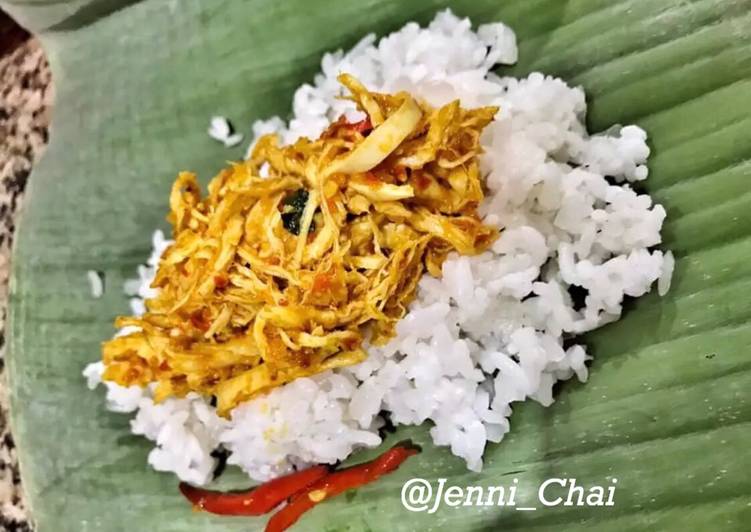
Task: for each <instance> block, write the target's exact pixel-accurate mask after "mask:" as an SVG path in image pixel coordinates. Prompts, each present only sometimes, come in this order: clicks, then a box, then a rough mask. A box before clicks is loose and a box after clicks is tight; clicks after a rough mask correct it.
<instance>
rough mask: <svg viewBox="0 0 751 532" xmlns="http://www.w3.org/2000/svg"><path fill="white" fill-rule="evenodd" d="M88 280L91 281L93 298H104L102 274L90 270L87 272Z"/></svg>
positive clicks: (90, 287) (90, 288) (90, 286)
mask: <svg viewBox="0 0 751 532" xmlns="http://www.w3.org/2000/svg"><path fill="white" fill-rule="evenodd" d="M86 279H88V281H89V290H90V291H91V297H93V298H94V299H99V298H100V297H102V296H103V295H104V279H102V274H101V273H99V272H97V271H94V270H88V271H87V272H86Z"/></svg>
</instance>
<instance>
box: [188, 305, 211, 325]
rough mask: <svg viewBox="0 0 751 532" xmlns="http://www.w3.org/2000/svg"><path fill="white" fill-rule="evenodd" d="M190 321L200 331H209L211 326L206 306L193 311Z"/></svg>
mask: <svg viewBox="0 0 751 532" xmlns="http://www.w3.org/2000/svg"><path fill="white" fill-rule="evenodd" d="M190 323H191V325H193V327H195V328H196V329H198V330H199V331H208V330H209V327H210V326H211V323H210V322H209V315H208V311H207V310H206V309H205V308H202V309H198V310H196V311H193V312H192V313H191V314H190Z"/></svg>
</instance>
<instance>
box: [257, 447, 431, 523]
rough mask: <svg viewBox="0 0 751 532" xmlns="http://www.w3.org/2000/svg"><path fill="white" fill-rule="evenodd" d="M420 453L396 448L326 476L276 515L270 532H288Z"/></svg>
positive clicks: (295, 497)
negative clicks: (331, 501)
mask: <svg viewBox="0 0 751 532" xmlns="http://www.w3.org/2000/svg"><path fill="white" fill-rule="evenodd" d="M417 452H418V451H417V449H414V448H411V447H393V448H392V449H389V450H388V451H386V452H385V453H383V454H382V455H381V456H379V457H378V458H376V459H375V460H372V461H370V462H366V463H364V464H360V465H357V466H353V467H350V468H347V469H343V470H341V471H336V472H334V473H330V474H329V475H326V476H325V477H324V478H322V479H320V480H318V481H317V482H315V483H314V484H311V485H310V486H308V487H307V488H306V489H305V490H303V491H301V492H300V493H298V494H297V495H295V496H294V497H292V500H290V502H289V504H287V506H285V507H284V508H282V509H281V510H279V511H278V512H277V513H275V514H274V515H273V516H272V517H271V519H269V522H268V524H267V525H266V532H283V531H284V530H287V529H288V528H289V527H291V526H292V525H293V524H295V523H296V522H297V520H298V519H300V517H301V516H302V514H304V513H305V512H307V511H308V510H310V509H311V508H313V507H314V506H315V505H316V504H318V503H319V502H321V501H324V500H326V499H330V498H331V497H336V496H337V495H339V494H341V493H343V492H345V491H347V490H350V489H353V488H358V487H360V486H362V485H364V484H368V483H370V482H374V481H376V480H378V479H379V478H380V477H381V476H383V475H386V474H388V473H391V472H392V471H394V470H396V468H398V467H399V466H400V465H401V464H402V462H404V461H405V460H406V459H407V458H409V457H410V456H412V455H413V454H417Z"/></svg>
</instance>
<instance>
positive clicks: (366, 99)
mask: <svg viewBox="0 0 751 532" xmlns="http://www.w3.org/2000/svg"><path fill="white" fill-rule="evenodd" d="M339 80H340V82H341V83H342V84H343V85H344V86H346V87H347V88H348V89H349V91H350V93H351V98H352V100H354V101H355V102H356V104H357V105H358V107H359V109H360V110H362V111H364V112H365V113H366V114H367V118H366V119H365V120H363V121H362V122H358V123H354V124H353V123H348V122H347V121H346V120H344V118H341V119H339V120H338V121H337V122H335V123H333V124H332V125H331V126H330V127H329V128H328V129H327V130H326V131H325V132H324V133H323V134H322V135H321V136H320V138H319V139H317V140H310V139H307V138H301V139H299V140H298V141H297V142H296V143H295V144H293V145H290V146H280V145H279V139H278V138H277V137H276V136H275V135H266V136H264V137H261V138H260V139H259V140H258V142H257V144H256V146H255V148H254V150H253V152H252V155H251V157H250V158H249V159H248V160H246V161H244V162H240V163H236V164H232V165H231V166H230V167H229V168H226V169H225V170H223V171H221V172H220V173H219V174H218V175H217V176H216V177H214V179H213V180H212V181H211V182H210V184H209V186H208V195H207V196H206V197H202V195H201V190H200V188H199V185H198V182H197V180H196V176H195V175H194V174H192V173H189V172H181V173H180V174H179V176H178V178H177V180H176V181H175V183H174V185H173V187H172V192H171V194H170V201H169V203H170V214H169V217H168V219H169V221H170V223H171V224H172V226H173V234H174V240H175V242H174V244H172V245H171V246H170V247H169V248H168V249H167V250H166V251H165V253H164V255H163V256H162V259H161V262H160V263H159V268H158V271H157V274H156V278H155V280H154V282H153V284H152V286H153V287H154V288H156V289H158V295H157V296H156V297H154V298H153V299H149V300H147V301H146V309H147V310H146V313H145V314H144V315H143V316H140V317H135V316H132V317H119V318H118V319H117V320H116V326H117V327H125V326H135V327H138V329H139V330H138V332H133V333H131V334H128V335H125V336H120V337H117V338H114V339H112V340H109V341H107V342H105V343H104V345H103V360H104V363H105V365H106V370H105V373H104V378H105V379H106V380H110V381H114V382H117V383H118V384H121V385H125V386H129V385H141V386H145V385H147V384H149V383H156V388H155V392H154V394H155V400H156V401H160V400H163V399H165V398H167V397H169V396H184V395H185V394H187V393H188V392H191V391H193V392H198V393H200V394H204V395H207V396H215V397H216V400H217V407H218V411H219V413H220V414H221V415H228V413H229V412H230V411H231V409H232V408H233V407H234V406H235V405H237V404H238V403H240V402H241V401H244V400H247V399H248V398H250V397H253V396H255V395H257V394H260V393H263V392H266V391H269V390H271V389H272V388H274V387H276V386H279V385H282V384H284V383H286V382H289V381H291V380H293V379H295V378H298V377H302V376H308V375H313V374H315V373H319V372H322V371H325V370H327V369H331V368H336V367H340V366H346V365H350V364H355V363H357V362H360V361H362V360H363V359H364V358H365V356H366V353H365V351H364V349H363V343H364V340H365V339H367V340H368V341H369V342H370V343H372V344H374V345H378V344H383V343H385V342H387V341H388V339H389V338H391V337H392V336H393V335H394V334H395V324H396V323H397V321H398V320H399V319H400V318H402V317H403V316H404V315H405V313H406V311H407V307H408V305H409V303H410V302H411V301H412V300H413V298H414V296H415V291H416V287H417V283H418V281H419V279H420V277H421V275H422V274H423V273H424V272H425V271H427V272H428V273H429V274H431V275H434V276H440V274H441V264H442V262H443V261H444V259H445V258H446V255H447V254H448V253H449V252H451V251H456V252H458V253H461V254H476V253H480V252H482V251H484V250H485V249H486V248H487V247H488V246H489V245H490V243H491V242H492V241H493V240H494V239H495V238H496V236H497V230H495V229H493V228H491V227H488V226H486V225H484V224H483V223H482V222H481V221H480V218H479V217H478V214H477V210H476V209H477V205H478V204H479V202H480V201H481V200H482V199H483V191H482V186H481V179H480V173H479V168H478V162H477V156H478V154H479V153H480V144H479V137H480V133H481V132H482V130H483V128H484V127H485V126H486V125H487V124H488V123H489V122H490V121H491V120H493V117H494V115H495V114H496V112H497V111H498V109H497V108H496V107H483V108H478V109H462V108H461V107H460V105H459V102H458V101H454V102H451V103H449V104H448V105H445V106H443V107H441V108H431V107H430V106H428V105H426V104H425V103H422V102H417V101H416V100H415V99H414V98H412V97H411V96H410V95H409V94H406V93H398V94H394V95H389V94H378V93H373V92H369V91H368V90H367V89H366V88H365V87H363V86H362V85H361V84H360V83H359V82H358V81H357V80H356V79H354V78H353V77H352V76H349V75H346V74H343V75H341V76H340V78H339ZM262 176H265V177H262Z"/></svg>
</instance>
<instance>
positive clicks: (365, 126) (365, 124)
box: [349, 116, 373, 137]
mask: <svg viewBox="0 0 751 532" xmlns="http://www.w3.org/2000/svg"><path fill="white" fill-rule="evenodd" d="M349 127H350V128H351V129H353V130H355V131H357V132H358V133H361V134H362V135H363V136H365V137H367V136H368V134H370V132H371V131H373V123H372V122H371V121H370V117H369V116H368V117H366V118H365V119H364V120H360V121H359V122H355V123H353V124H350V125H349Z"/></svg>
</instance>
